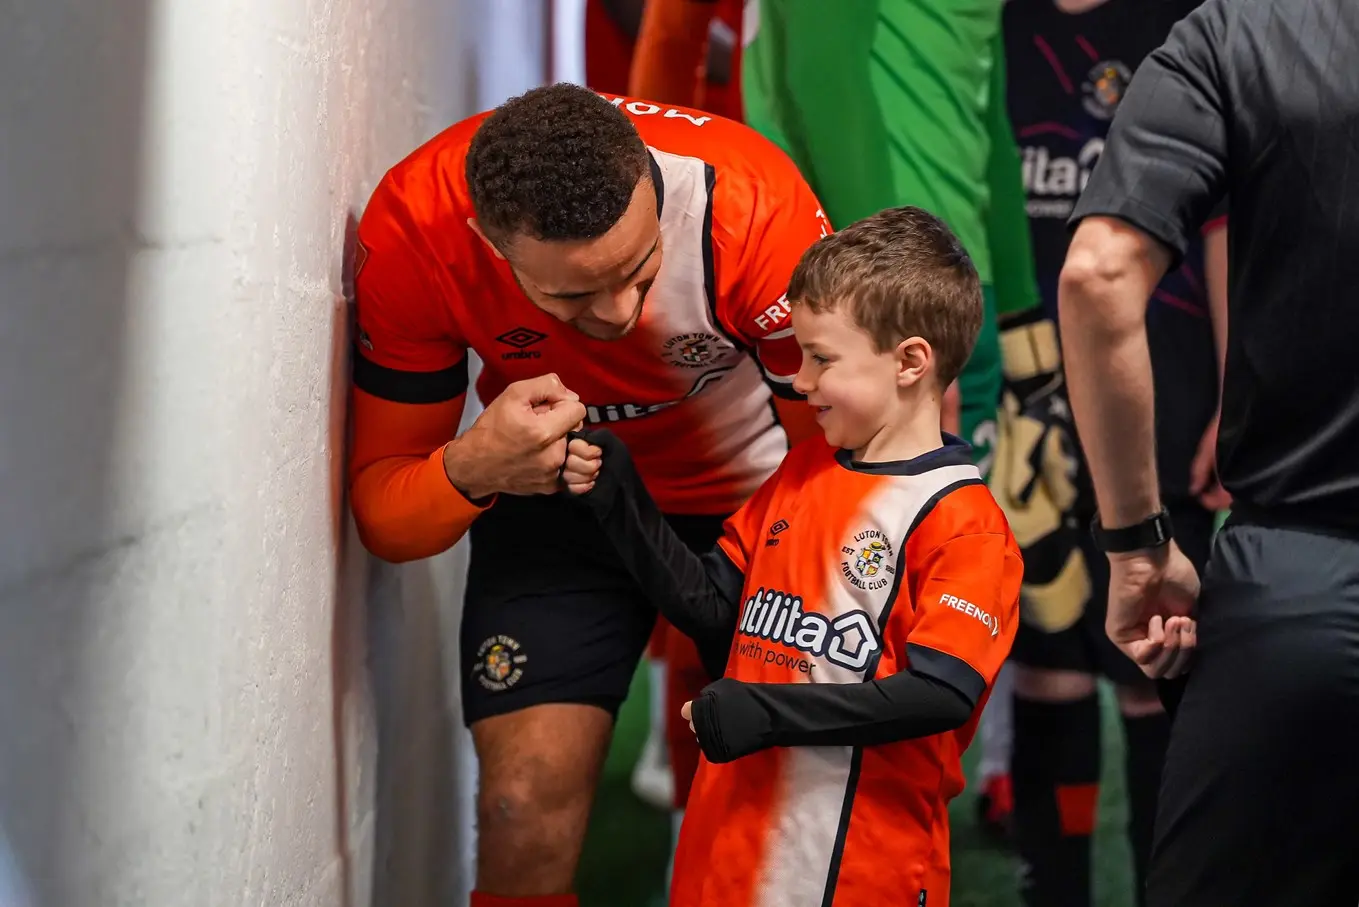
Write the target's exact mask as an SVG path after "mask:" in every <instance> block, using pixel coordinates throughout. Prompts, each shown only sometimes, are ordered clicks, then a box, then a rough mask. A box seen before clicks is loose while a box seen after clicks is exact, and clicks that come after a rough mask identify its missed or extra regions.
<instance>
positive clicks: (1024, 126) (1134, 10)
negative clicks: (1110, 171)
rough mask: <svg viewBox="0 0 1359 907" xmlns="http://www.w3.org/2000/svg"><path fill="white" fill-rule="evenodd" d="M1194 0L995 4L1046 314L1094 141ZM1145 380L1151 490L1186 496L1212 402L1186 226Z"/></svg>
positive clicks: (1156, 305) (1211, 360) (1157, 311)
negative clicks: (1149, 403) (1087, 5)
mask: <svg viewBox="0 0 1359 907" xmlns="http://www.w3.org/2000/svg"><path fill="white" fill-rule="evenodd" d="M1200 2H1201V0H1107V2H1105V3H1103V4H1101V5H1100V6H1097V7H1095V8H1093V9H1091V10H1088V11H1086V12H1083V13H1067V12H1063V11H1062V10H1060V9H1058V7H1057V4H1056V3H1055V2H1054V0H1010V2H1009V3H1007V4H1006V5H1005V14H1004V23H1005V55H1006V70H1007V76H1008V79H1009V84H1008V89H1007V102H1008V105H1009V112H1010V121H1011V123H1012V124H1013V125H1014V130H1015V141H1016V142H1017V144H1018V145H1019V148H1020V153H1021V154H1022V156H1023V173H1024V190H1025V194H1026V196H1027V206H1028V213H1029V229H1030V233H1031V234H1032V236H1033V249H1034V261H1035V269H1036V272H1037V278H1038V285H1039V291H1040V293H1041V294H1042V298H1043V305H1044V307H1045V308H1046V310H1047V312H1048V314H1049V316H1050V317H1052V318H1054V319H1055V318H1056V317H1057V279H1058V276H1059V275H1060V274H1061V271H1062V263H1063V262H1064V261H1065V260H1066V250H1067V245H1068V243H1069V242H1070V239H1071V233H1070V230H1069V229H1068V227H1067V219H1068V218H1069V217H1070V216H1071V213H1072V211H1073V209H1074V208H1075V204H1076V199H1077V197H1078V196H1079V195H1080V192H1081V189H1082V187H1083V186H1084V185H1085V182H1086V181H1087V180H1088V179H1089V178H1090V172H1091V171H1092V170H1093V169H1094V166H1095V164H1096V162H1097V161H1098V160H1099V158H1100V153H1101V152H1102V151H1103V149H1104V142H1105V137H1106V136H1107V135H1108V132H1109V125H1110V122H1111V121H1112V120H1113V117H1114V114H1115V113H1116V112H1117V110H1118V107H1119V102H1120V101H1121V100H1122V98H1123V95H1124V93H1125V92H1126V91H1127V88H1128V83H1129V82H1130V80H1131V79H1132V77H1133V75H1134V73H1135V72H1136V71H1137V68H1138V67H1139V66H1140V65H1141V63H1142V61H1143V60H1144V59H1145V58H1146V56H1147V55H1148V54H1150V53H1151V52H1152V51H1153V50H1155V49H1156V48H1157V47H1159V46H1160V45H1161V44H1162V43H1163V42H1164V41H1165V39H1166V36H1167V35H1168V34H1170V29H1171V28H1172V27H1173V26H1174V25H1175V23H1176V22H1178V21H1179V20H1180V19H1182V18H1183V17H1184V16H1186V15H1188V13H1189V12H1190V11H1191V10H1193V9H1194V7H1196V6H1198V4H1199V3H1200ZM1147 338H1148V343H1149V344H1150V347H1151V358H1152V369H1153V373H1154V376H1155V388H1156V455H1157V456H1156V459H1157V467H1158V472H1159V475H1160V480H1161V493H1162V495H1163V496H1165V497H1167V498H1171V499H1173V498H1181V497H1187V496H1188V494H1189V466H1190V463H1191V462H1192V461H1193V458H1194V454H1195V452H1196V451H1197V450H1198V445H1199V441H1200V439H1201V438H1202V437H1203V432H1204V430H1205V429H1206V428H1207V426H1208V423H1209V421H1210V420H1211V419H1212V417H1213V413H1214V412H1215V411H1216V409H1217V398H1218V393H1217V390H1218V388H1217V385H1218V377H1217V353H1216V350H1215V348H1214V346H1213V325H1212V320H1211V318H1210V316H1209V311H1208V296H1207V291H1206V286H1205V280H1204V268H1203V244H1202V242H1201V241H1200V240H1199V238H1198V237H1197V236H1196V237H1195V238H1194V240H1193V241H1192V242H1190V244H1189V246H1188V248H1187V249H1186V254H1185V256H1184V261H1183V262H1181V264H1180V267H1179V268H1177V269H1176V270H1174V271H1172V272H1170V273H1169V274H1167V275H1166V277H1165V279H1164V280H1162V281H1161V284H1160V286H1158V287H1157V288H1156V293H1155V294H1154V295H1153V297H1152V300H1151V304H1150V305H1149V306H1148V307H1147Z"/></svg>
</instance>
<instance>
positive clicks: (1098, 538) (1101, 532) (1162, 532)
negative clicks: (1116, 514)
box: [1090, 509, 1175, 554]
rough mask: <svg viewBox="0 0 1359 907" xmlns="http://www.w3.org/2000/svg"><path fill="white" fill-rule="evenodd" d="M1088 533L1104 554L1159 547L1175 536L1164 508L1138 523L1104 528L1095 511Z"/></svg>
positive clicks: (1168, 515)
mask: <svg viewBox="0 0 1359 907" xmlns="http://www.w3.org/2000/svg"><path fill="white" fill-rule="evenodd" d="M1090 534H1091V535H1092V536H1094V539H1095V545H1096V546H1097V547H1098V548H1099V549H1100V550H1101V551H1103V552H1105V553H1106V554H1122V553H1126V552H1129V551H1143V550H1146V549H1149V548H1160V547H1161V546H1162V545H1165V544H1168V543H1169V542H1170V540H1171V539H1172V538H1174V536H1175V533H1174V527H1173V526H1172V525H1171V523H1170V514H1169V513H1168V512H1167V511H1166V510H1165V509H1162V510H1161V512H1160V513H1155V514H1152V515H1151V516H1149V517H1147V518H1146V519H1145V520H1143V521H1142V522H1140V523H1134V524H1133V525H1131V526H1120V527H1119V528H1117V529H1106V528H1105V527H1104V526H1103V525H1101V524H1100V518H1099V514H1098V513H1097V514H1095V519H1094V520H1093V521H1092V522H1091V524H1090Z"/></svg>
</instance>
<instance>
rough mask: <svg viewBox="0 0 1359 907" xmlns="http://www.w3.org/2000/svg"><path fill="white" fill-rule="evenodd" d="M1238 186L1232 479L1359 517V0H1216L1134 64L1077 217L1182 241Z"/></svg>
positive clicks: (1333, 516) (1356, 523) (1285, 511)
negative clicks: (1106, 219) (1113, 221)
mask: <svg viewBox="0 0 1359 907" xmlns="http://www.w3.org/2000/svg"><path fill="white" fill-rule="evenodd" d="M1228 194H1230V197H1231V204H1232V224H1231V234H1230V240H1229V246H1230V248H1229V252H1228V259H1229V261H1228V267H1229V270H1230V279H1229V287H1230V303H1229V316H1228V335H1229V336H1228V343H1227V371H1226V379H1225V383H1224V393H1223V406H1222V425H1221V431H1220V434H1219V443H1218V465H1219V472H1220V474H1221V476H1222V480H1223V484H1224V485H1225V486H1226V487H1227V489H1228V490H1229V491H1230V492H1231V493H1232V495H1233V496H1234V498H1235V499H1236V501H1237V502H1238V503H1239V504H1240V505H1242V506H1243V507H1244V508H1247V509H1255V510H1260V509H1265V510H1267V511H1271V512H1272V516H1273V517H1274V518H1276V519H1282V520H1289V521H1295V522H1301V523H1304V524H1312V525H1317V526H1320V527H1324V526H1328V525H1329V526H1333V527H1338V528H1348V529H1356V528H1359V357H1356V355H1355V351H1356V341H1359V2H1355V0H1206V2H1205V3H1204V4H1203V5H1202V6H1200V7H1199V8H1198V9H1197V10H1195V11H1194V12H1193V13H1191V14H1190V15H1189V16H1188V17H1187V18H1186V19H1185V20H1184V21H1182V22H1181V23H1180V24H1179V25H1177V26H1176V27H1175V28H1174V29H1173V31H1172V32H1171V34H1170V37H1169V39H1168V40H1167V41H1166V43H1165V45H1164V46H1162V47H1161V48H1159V49H1158V50H1156V51H1155V52H1153V53H1152V54H1151V55H1150V56H1149V57H1148V58H1147V59H1146V60H1145V61H1144V62H1143V64H1142V66H1141V67H1140V68H1139V69H1138V72H1137V75H1136V77H1135V78H1134V79H1133V81H1132V85H1131V87H1130V88H1129V90H1128V92H1127V94H1126V96H1125V97H1124V99H1123V101H1122V103H1121V105H1120V108H1119V113H1118V118H1117V119H1116V121H1115V122H1114V125H1113V129H1112V131H1111V132H1110V134H1109V139H1108V142H1107V143H1106V145H1105V148H1104V153H1103V155H1102V157H1101V159H1100V162H1099V165H1098V166H1097V167H1096V168H1095V171H1094V173H1093V174H1092V175H1091V178H1090V181H1089V183H1088V185H1087V186H1086V189H1085V192H1084V193H1083V194H1082V196H1081V198H1080V201H1079V202H1078V203H1077V205H1076V210H1075V213H1074V215H1073V222H1074V221H1076V220H1079V219H1080V218H1082V217H1087V216H1090V215H1109V216H1115V217H1118V218H1120V219H1122V220H1125V221H1128V222H1129V223H1132V224H1134V225H1135V226H1137V227H1139V228H1140V229H1142V230H1144V231H1146V232H1147V233H1149V234H1151V235H1152V236H1154V237H1156V238H1157V239H1159V240H1160V241H1161V242H1163V243H1164V244H1165V245H1166V246H1167V247H1169V248H1170V249H1172V250H1173V251H1174V252H1175V254H1176V256H1177V257H1181V256H1183V255H1184V254H1185V253H1186V251H1187V250H1188V248H1189V247H1190V245H1191V243H1192V239H1193V236H1194V234H1195V233H1196V232H1197V230H1198V225H1199V224H1201V223H1202V222H1203V220H1204V219H1205V218H1206V217H1207V216H1208V215H1209V212H1210V211H1212V209H1213V207H1214V205H1216V204H1217V203H1218V202H1219V201H1220V200H1221V199H1222V198H1223V197H1224V196H1226V195H1228Z"/></svg>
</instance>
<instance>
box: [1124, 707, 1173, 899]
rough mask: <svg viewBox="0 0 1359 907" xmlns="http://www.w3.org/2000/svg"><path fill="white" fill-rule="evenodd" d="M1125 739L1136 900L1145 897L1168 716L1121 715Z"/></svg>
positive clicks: (1129, 828) (1167, 740)
mask: <svg viewBox="0 0 1359 907" xmlns="http://www.w3.org/2000/svg"><path fill="white" fill-rule="evenodd" d="M1123 736H1124V738H1125V739H1126V740H1127V769H1126V770H1127V784H1128V843H1129V844H1130V845H1131V847H1132V853H1133V881H1134V883H1135V884H1136V886H1137V887H1136V892H1137V904H1138V905H1139V907H1140V905H1142V904H1144V903H1145V902H1146V901H1145V892H1146V887H1147V862H1148V859H1149V857H1150V855H1151V841H1152V834H1153V833H1154V832H1155V830H1156V798H1157V797H1158V796H1159V795H1160V793H1161V766H1163V765H1164V764H1165V761H1166V745H1167V744H1168V743H1169V742H1170V716H1169V715H1166V714H1164V713H1157V714H1155V715H1144V716H1141V717H1137V718H1130V717H1128V716H1127V715H1124V716H1123Z"/></svg>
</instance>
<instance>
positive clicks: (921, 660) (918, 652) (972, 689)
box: [906, 643, 986, 708]
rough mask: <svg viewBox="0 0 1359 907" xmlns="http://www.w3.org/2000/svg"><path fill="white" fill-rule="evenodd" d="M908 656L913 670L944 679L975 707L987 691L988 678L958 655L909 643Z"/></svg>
mask: <svg viewBox="0 0 1359 907" xmlns="http://www.w3.org/2000/svg"><path fill="white" fill-rule="evenodd" d="M906 657H907V658H908V659H910V663H911V671H913V672H914V673H916V674H925V675H927V676H929V677H933V678H934V679H936V680H940V681H943V682H944V683H946V684H948V685H949V686H951V687H953V688H954V689H955V690H957V691H958V692H959V693H961V694H962V695H963V696H965V697H967V701H968V702H970V703H971V704H972V707H973V708H976V706H977V701H978V700H980V699H981V697H982V694H983V693H985V692H986V679H985V678H983V677H982V676H981V675H980V674H978V673H977V671H976V669H974V668H973V667H972V665H970V664H968V663H967V662H965V661H963V660H962V659H961V658H959V657H958V656H956V655H950V654H948V653H947V652H940V651H939V650H938V649H931V648H930V647H929V646H921V645H916V644H915V643H907V644H906Z"/></svg>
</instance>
